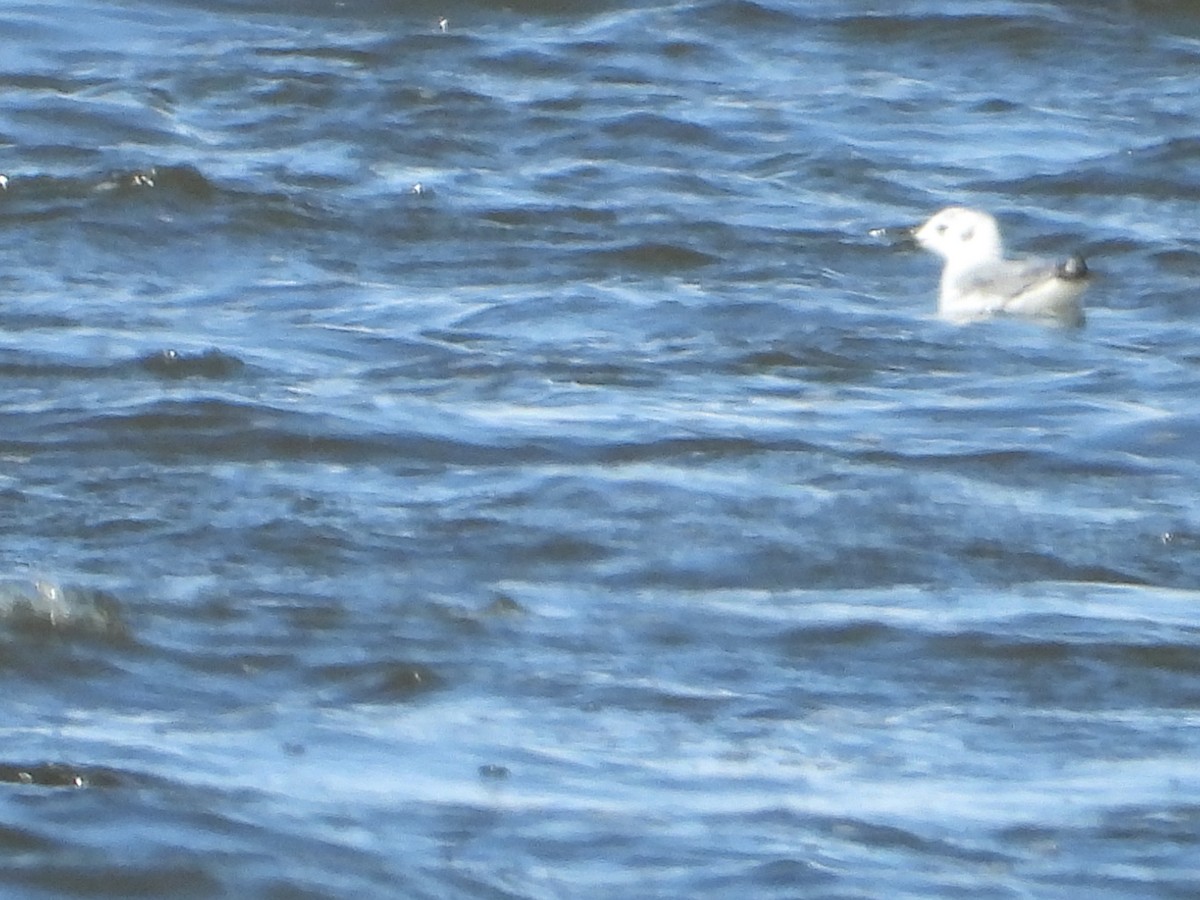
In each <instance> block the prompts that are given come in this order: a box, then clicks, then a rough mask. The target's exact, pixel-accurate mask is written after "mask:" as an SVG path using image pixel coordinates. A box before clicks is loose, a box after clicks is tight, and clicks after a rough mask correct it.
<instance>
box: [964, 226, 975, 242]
mask: <svg viewBox="0 0 1200 900" xmlns="http://www.w3.org/2000/svg"><path fill="white" fill-rule="evenodd" d="M973 237H975V226H974V225H968V226H967V227H966V228H964V229H963V233H962V239H963V240H964V241H969V240H971V238H973Z"/></svg>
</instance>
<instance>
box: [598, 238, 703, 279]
mask: <svg viewBox="0 0 1200 900" xmlns="http://www.w3.org/2000/svg"><path fill="white" fill-rule="evenodd" d="M590 259H591V261H592V262H593V263H594V264H597V265H602V266H606V267H608V266H617V267H619V268H622V269H634V270H643V271H652V272H670V271H674V270H678V269H685V270H686V269H695V268H699V267H701V266H708V265H712V264H713V263H716V262H718V261H719V258H718V257H716V256H713V255H712V254H709V253H704V252H703V251H700V250H695V249H692V248H691V247H681V246H678V245H676V244H665V243H659V242H657V241H640V242H638V243H636V244H629V245H627V246H624V247H617V248H613V249H607V250H595V251H592V253H591V254H590Z"/></svg>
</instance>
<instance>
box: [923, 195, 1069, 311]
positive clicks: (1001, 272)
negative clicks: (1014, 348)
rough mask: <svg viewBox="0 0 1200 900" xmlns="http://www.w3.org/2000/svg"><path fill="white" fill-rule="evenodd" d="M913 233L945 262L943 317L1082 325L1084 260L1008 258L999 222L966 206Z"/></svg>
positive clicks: (936, 216)
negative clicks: (1013, 317)
mask: <svg viewBox="0 0 1200 900" xmlns="http://www.w3.org/2000/svg"><path fill="white" fill-rule="evenodd" d="M911 234H912V237H913V238H914V239H915V240H916V242H917V243H918V244H920V245H921V246H922V247H924V248H925V249H926V250H930V251H932V252H934V253H936V254H937V255H938V256H940V257H942V259H943V260H944V261H945V265H944V267H943V268H942V280H941V289H940V291H939V294H938V315H940V316H941V317H942V318H944V319H949V320H950V321H952V322H970V321H974V320H976V319H984V318H988V317H989V316H994V315H998V314H1008V315H1017V316H1034V317H1039V318H1047V319H1054V320H1057V321H1059V322H1061V323H1063V324H1066V325H1082V324H1083V308H1082V306H1081V304H1080V302H1079V297H1080V295H1081V294H1082V293H1083V291H1084V288H1086V287H1087V281H1088V267H1087V263H1086V262H1085V261H1084V259H1083V257H1082V256H1072V257H1071V258H1070V259H1066V260H1052V259H1039V258H1034V257H1028V258H1025V259H1006V258H1005V256H1004V242H1003V241H1002V240H1001V238H1000V226H999V225H997V224H996V220H995V219H994V218H992V216H990V215H989V214H988V213H986V212H983V211H982V210H978V209H967V208H966V207H963V206H950V207H947V208H946V209H943V210H941V211H940V212H938V213H935V214H934V215H933V217H932V218H930V219H929V221H928V222H926V223H925V224H924V225H920V226H918V227H917V228H915V229H913V230H912V232H911Z"/></svg>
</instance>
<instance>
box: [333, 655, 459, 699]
mask: <svg viewBox="0 0 1200 900" xmlns="http://www.w3.org/2000/svg"><path fill="white" fill-rule="evenodd" d="M314 677H315V678H316V680H317V682H318V688H319V689H320V690H321V691H322V693H325V694H329V693H330V692H332V693H333V694H334V695H336V697H337V702H339V703H372V704H392V703H411V702H413V701H415V700H419V699H421V698H423V697H425V696H427V695H429V694H431V693H434V692H436V691H439V690H442V689H443V688H444V687H445V686H446V680H445V678H444V677H443V676H442V675H441V674H439V673H438V671H437V670H436V669H434V668H431V667H430V666H427V665H424V664H421V663H412V662H382V661H379V662H370V663H363V664H358V665H354V664H342V665H335V666H326V667H323V668H321V669H320V670H318V671H317V672H315V673H314Z"/></svg>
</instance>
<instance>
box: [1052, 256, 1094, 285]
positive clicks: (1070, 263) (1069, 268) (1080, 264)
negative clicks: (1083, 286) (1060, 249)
mask: <svg viewBox="0 0 1200 900" xmlns="http://www.w3.org/2000/svg"><path fill="white" fill-rule="evenodd" d="M1058 277H1059V278H1066V279H1068V280H1071V281H1076V280H1079V279H1081V278H1087V277H1088V266H1087V260H1085V259H1084V258H1083V257H1082V256H1072V257H1071V258H1070V259H1068V260H1067V261H1066V262H1064V263H1059V266H1058Z"/></svg>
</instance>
